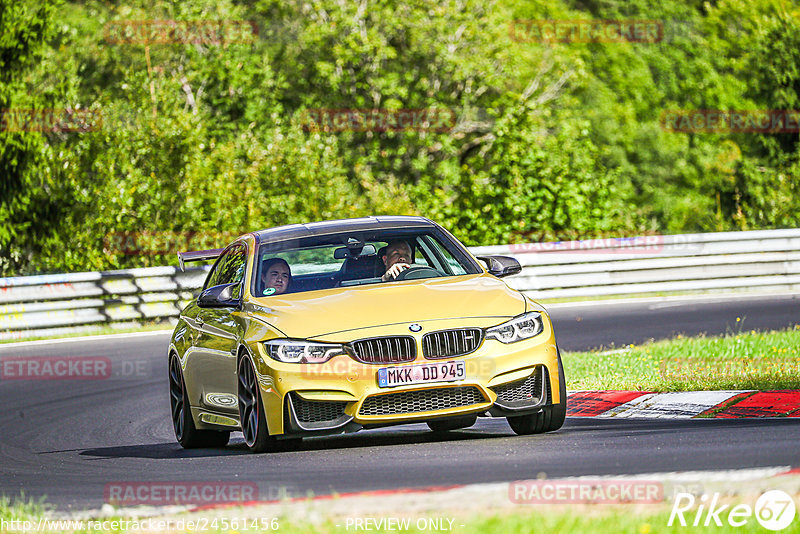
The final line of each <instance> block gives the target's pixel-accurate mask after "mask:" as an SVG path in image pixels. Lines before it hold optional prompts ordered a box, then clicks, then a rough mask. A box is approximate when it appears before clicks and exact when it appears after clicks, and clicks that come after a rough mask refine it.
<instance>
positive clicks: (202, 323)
mask: <svg viewBox="0 0 800 534" xmlns="http://www.w3.org/2000/svg"><path fill="white" fill-rule="evenodd" d="M195 320H196V321H197V324H199V325H200V326H203V325H204V324H205V321H204V320H203V318H202V317H200V316H199V315H198V316H197V319H195Z"/></svg>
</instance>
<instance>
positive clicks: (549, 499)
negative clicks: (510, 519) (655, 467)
mask: <svg viewBox="0 0 800 534" xmlns="http://www.w3.org/2000/svg"><path fill="white" fill-rule="evenodd" d="M508 498H509V499H510V500H511V502H513V503H515V504H546V503H560V504H565V503H570V504H574V503H583V504H615V503H616V504H619V503H644V504H655V503H659V502H662V501H663V500H664V486H663V484H662V483H661V482H658V481H652V480H603V479H597V480H579V479H575V480H569V479H566V480H558V479H552V480H548V479H543V480H520V481H517V482H512V483H510V484H509V485H508Z"/></svg>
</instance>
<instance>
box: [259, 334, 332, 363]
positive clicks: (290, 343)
mask: <svg viewBox="0 0 800 534" xmlns="http://www.w3.org/2000/svg"><path fill="white" fill-rule="evenodd" d="M263 344H264V347H265V348H266V349H267V354H269V356H270V358H272V359H273V360H278V361H279V362H286V363H324V362H327V361H328V360H330V359H331V358H333V357H334V356H339V355H340V354H346V352H345V350H344V346H342V345H339V344H336V343H314V342H312V341H303V340H294V339H273V340H270V341H264V342H263Z"/></svg>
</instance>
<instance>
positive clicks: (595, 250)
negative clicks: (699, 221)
mask: <svg viewBox="0 0 800 534" xmlns="http://www.w3.org/2000/svg"><path fill="white" fill-rule="evenodd" d="M523 235H525V234H523ZM700 239H701V236H699V235H667V236H665V235H657V234H656V235H642V236H635V237H593V238H589V239H578V240H572V241H545V242H537V243H513V244H511V245H509V250H510V251H511V252H512V253H516V254H526V253H573V254H643V255H661V254H664V255H669V254H670V253H682V252H699V251H701V250H702V249H703V246H704V244H703V243H702V242H700Z"/></svg>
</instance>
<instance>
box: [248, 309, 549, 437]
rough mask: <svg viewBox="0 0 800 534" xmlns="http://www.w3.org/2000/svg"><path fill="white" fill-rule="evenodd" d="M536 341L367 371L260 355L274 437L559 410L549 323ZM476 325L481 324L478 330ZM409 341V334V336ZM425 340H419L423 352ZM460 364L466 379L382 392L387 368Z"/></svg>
mask: <svg viewBox="0 0 800 534" xmlns="http://www.w3.org/2000/svg"><path fill="white" fill-rule="evenodd" d="M543 319H544V320H543V325H544V329H543V331H542V332H541V333H540V334H539V335H537V336H534V337H533V338H530V339H527V340H523V341H519V342H517V343H511V344H503V343H501V342H499V341H496V340H491V339H485V340H483V342H482V343H481V345H480V346H479V347H478V349H477V350H475V351H474V352H472V353H470V354H467V355H465V356H460V357H453V358H447V359H444V360H429V359H425V358H424V357H423V356H422V353H421V351H420V350H418V351H417V353H418V356H417V358H416V359H415V360H414V361H412V362H407V363H400V364H390V363H382V364H372V363H370V364H367V363H361V362H358V361H356V360H355V359H353V358H351V357H349V356H337V357H335V358H333V359H331V360H329V361H328V362H326V363H323V364H292V363H282V362H277V361H275V360H273V359H271V358H270V357H269V356H267V354H266V351H265V349H264V347H263V346H262V345H261V344H260V343H256V344H254V345H256V346H254V347H251V349H252V350H253V351H257V352H258V357H257V358H255V359H256V360H257V363H256V368H257V374H258V379H259V383H260V385H261V396H262V400H263V402H264V407H265V412H266V415H267V424H268V428H269V430H270V434H273V435H280V434H293V435H295V434H329V433H338V432H347V431H353V430H358V429H360V428H364V427H370V426H384V425H392V424H400V423H413V422H421V421H426V420H430V419H436V418H445V417H452V416H459V415H468V414H473V413H474V414H488V415H491V416H496V417H507V416H513V415H523V414H526V413H533V412H536V411H539V410H540V409H541V408H542V407H543V406H546V405H549V404H553V403H558V402H559V401H560V400H561V396H562V395H564V394H565V392H562V391H560V389H559V380H558V352H557V348H556V343H555V337H554V335H553V330H552V327H551V324H550V321H549V318H546V317H545V316H544V315H543ZM498 322H500V321H498V319H497V318H486V319H475V320H473V321H471V323H470V326H478V327H481V328H485V327H487V326H492V325H494V324H497V323H498ZM436 323H437V324H435V325H424V326H425V330H426V331H428V330H436V329H447V328H453V327H455V326H463V325H464V321H463V320H460V321H458V324H456V322H452V324H450V323H451V321H437V322H436ZM476 323H477V324H476ZM367 334H368V335H371V336H376V337H377V336H380V335H392V334H395V335H396V334H397V327H384V328H381V329H371V330H370V331H369V332H360V333H359V334H358V337H367ZM406 334H407V332H406ZM352 336H353V334H352V333H343V334H339V336H338V338H337V337H336V336H329V337H327V338H326V339H325V341H330V342H345V341H349V338H348V337H350V338H352ZM421 336H422V334H421V333H420V334H419V335H416V336H414V337H415V339H416V341H417V343H418V347H419V343H420V340H421ZM456 360H463V361H464V364H465V370H466V376H465V377H464V379H463V380H460V381H457V382H433V383H423V384H413V385H404V386H396V387H388V388H387V387H379V385H378V379H377V374H378V370H379V369H380V368H382V367H403V366H407V365H420V364H427V363H434V362H436V361H456Z"/></svg>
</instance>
